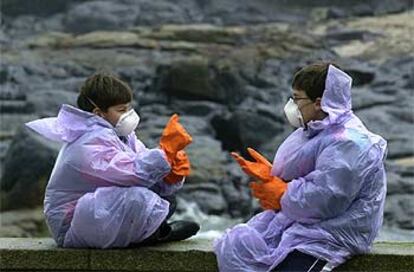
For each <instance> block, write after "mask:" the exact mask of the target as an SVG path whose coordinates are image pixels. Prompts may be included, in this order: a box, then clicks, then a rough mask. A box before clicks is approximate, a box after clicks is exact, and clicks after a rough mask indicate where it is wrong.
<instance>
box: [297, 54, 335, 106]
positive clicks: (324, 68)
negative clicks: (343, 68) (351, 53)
mask: <svg viewBox="0 0 414 272" xmlns="http://www.w3.org/2000/svg"><path fill="white" fill-rule="evenodd" d="M329 65H334V66H335V67H337V68H339V67H338V65H336V64H334V63H325V62H322V63H314V64H310V65H308V66H305V67H303V68H302V69H300V70H299V71H298V72H296V73H295V75H294V76H293V81H292V88H293V89H296V90H299V91H304V92H305V93H306V95H307V96H308V97H309V98H310V99H311V100H312V101H315V100H316V99H317V98H318V97H320V98H321V97H322V95H323V91H324V90H325V81H326V75H327V74H328V68H329Z"/></svg>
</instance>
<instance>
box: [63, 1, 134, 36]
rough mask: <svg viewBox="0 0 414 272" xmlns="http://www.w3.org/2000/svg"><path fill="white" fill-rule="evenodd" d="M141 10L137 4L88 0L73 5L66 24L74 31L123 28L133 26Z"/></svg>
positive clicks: (67, 28) (68, 29) (66, 26)
mask: <svg viewBox="0 0 414 272" xmlns="http://www.w3.org/2000/svg"><path fill="white" fill-rule="evenodd" d="M139 12H140V11H139V8H138V6H137V5H126V4H122V3H116V2H112V1H88V2H84V3H81V4H78V5H75V6H73V7H72V8H71V9H70V10H69V11H68V13H67V15H66V18H65V21H64V25H65V29H66V30H67V31H68V32H72V33H86V32H90V31H94V30H121V29H125V28H127V27H130V26H132V25H133V24H134V22H135V20H136V18H137V16H138V15H139Z"/></svg>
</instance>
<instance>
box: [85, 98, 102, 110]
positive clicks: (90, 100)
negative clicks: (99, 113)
mask: <svg viewBox="0 0 414 272" xmlns="http://www.w3.org/2000/svg"><path fill="white" fill-rule="evenodd" d="M85 97H86V99H88V101H89V103H91V104H92V105H93V106H94V107H95V108H98V109H100V108H99V107H98V105H96V104H95V103H94V102H93V101H92V99H90V98H89V97H87V96H85Z"/></svg>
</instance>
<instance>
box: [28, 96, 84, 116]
mask: <svg viewBox="0 0 414 272" xmlns="http://www.w3.org/2000/svg"><path fill="white" fill-rule="evenodd" d="M77 97H78V94H76V93H73V92H67V91H62V90H54V91H48V90H46V91H38V92H36V93H32V94H29V95H28V96H27V101H28V104H29V105H30V106H31V107H32V108H34V111H35V112H36V113H37V114H39V115H40V116H41V117H51V116H57V114H58V112H59V109H60V107H61V106H62V104H69V105H72V106H76V100H77Z"/></svg>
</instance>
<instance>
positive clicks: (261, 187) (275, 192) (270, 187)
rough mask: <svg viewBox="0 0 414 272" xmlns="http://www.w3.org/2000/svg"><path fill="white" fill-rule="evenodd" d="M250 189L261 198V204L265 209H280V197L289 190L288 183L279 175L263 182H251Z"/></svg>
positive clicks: (256, 196) (255, 195)
mask: <svg viewBox="0 0 414 272" xmlns="http://www.w3.org/2000/svg"><path fill="white" fill-rule="evenodd" d="M249 186H250V189H251V190H252V194H253V196H254V197H255V198H257V199H258V200H259V203H260V206H261V207H262V208H263V209H265V210H269V209H274V210H280V199H281V198H282V196H283V194H284V193H285V191H286V190H287V186H288V185H287V183H286V182H284V181H283V180H282V179H280V178H278V177H272V179H271V180H269V181H267V182H265V183H262V182H250V184H249Z"/></svg>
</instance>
